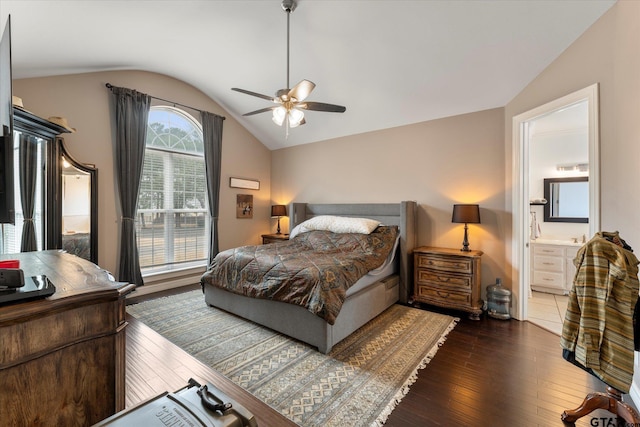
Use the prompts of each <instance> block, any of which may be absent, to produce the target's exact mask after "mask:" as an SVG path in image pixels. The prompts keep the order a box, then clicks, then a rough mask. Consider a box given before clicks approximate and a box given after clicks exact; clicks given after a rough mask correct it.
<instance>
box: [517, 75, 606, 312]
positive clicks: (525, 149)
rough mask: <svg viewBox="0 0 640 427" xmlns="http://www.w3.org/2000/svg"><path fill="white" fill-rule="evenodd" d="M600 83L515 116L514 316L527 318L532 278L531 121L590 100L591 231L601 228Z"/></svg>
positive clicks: (592, 232) (593, 232)
mask: <svg viewBox="0 0 640 427" xmlns="http://www.w3.org/2000/svg"><path fill="white" fill-rule="evenodd" d="M598 92H599V84H598V83H595V84H593V85H591V86H588V87H586V88H584V89H581V90H578V91H575V92H573V93H570V94H569V95H566V96H563V97H561V98H558V99H555V100H553V101H551V102H548V103H546V104H544V105H541V106H539V107H536V108H534V109H532V110H529V111H526V112H524V113H521V114H519V115H517V116H514V117H513V119H512V171H513V174H512V188H513V198H512V207H511V208H512V218H513V223H512V236H513V239H512V246H511V259H512V261H513V263H512V271H511V277H512V286H511V290H512V292H513V296H514V298H513V299H514V300H515V301H516V302H517V303H516V307H512V311H513V310H514V309H515V311H516V312H515V313H512V316H513V317H515V318H516V319H519V320H527V311H528V310H527V305H528V304H527V300H528V294H529V292H528V287H529V281H530V262H529V235H530V233H529V230H528V227H529V122H531V121H533V120H535V119H537V118H540V117H542V116H545V115H547V114H550V113H553V112H555V111H558V110H561V109H563V108H566V107H569V106H571V105H574V104H576V103H578V102H582V101H585V100H586V101H587V103H588V115H589V129H588V138H589V233H590V235H591V236H593V234H595V233H596V232H597V231H599V230H600V131H599V98H598Z"/></svg>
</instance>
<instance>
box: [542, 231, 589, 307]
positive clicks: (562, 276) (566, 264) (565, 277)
mask: <svg viewBox="0 0 640 427" xmlns="http://www.w3.org/2000/svg"><path fill="white" fill-rule="evenodd" d="M581 246H582V244H581V243H573V242H571V241H563V240H542V239H540V240H536V241H534V242H532V243H531V289H532V290H534V291H540V292H547V293H552V294H558V295H566V294H568V293H569V291H570V290H571V286H572V284H573V278H574V276H575V273H576V267H575V266H574V264H573V259H574V258H575V257H576V254H577V253H578V249H580V247H581Z"/></svg>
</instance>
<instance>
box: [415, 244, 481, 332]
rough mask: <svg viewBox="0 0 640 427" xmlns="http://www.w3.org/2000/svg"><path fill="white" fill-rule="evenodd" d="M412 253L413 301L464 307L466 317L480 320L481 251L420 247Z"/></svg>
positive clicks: (458, 308)
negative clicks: (467, 315) (466, 313)
mask: <svg viewBox="0 0 640 427" xmlns="http://www.w3.org/2000/svg"><path fill="white" fill-rule="evenodd" d="M413 256H414V282H413V283H414V285H413V287H414V289H413V302H418V303H427V304H433V305H437V306H440V307H446V308H452V309H456V310H464V311H466V312H468V313H469V318H471V319H473V320H479V319H480V315H481V314H482V304H483V303H482V299H481V290H482V289H481V286H480V277H481V275H480V257H481V256H482V251H469V252H464V251H461V250H460V249H449V248H436V247H431V246H422V247H418V248H415V249H414V250H413Z"/></svg>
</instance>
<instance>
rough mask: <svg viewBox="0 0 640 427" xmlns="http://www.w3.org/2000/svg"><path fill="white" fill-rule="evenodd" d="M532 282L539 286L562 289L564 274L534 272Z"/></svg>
mask: <svg viewBox="0 0 640 427" xmlns="http://www.w3.org/2000/svg"><path fill="white" fill-rule="evenodd" d="M533 282H534V283H535V284H537V285H540V286H549V287H552V288H560V289H562V288H564V274H563V273H552V272H550V271H539V270H536V271H534V272H533Z"/></svg>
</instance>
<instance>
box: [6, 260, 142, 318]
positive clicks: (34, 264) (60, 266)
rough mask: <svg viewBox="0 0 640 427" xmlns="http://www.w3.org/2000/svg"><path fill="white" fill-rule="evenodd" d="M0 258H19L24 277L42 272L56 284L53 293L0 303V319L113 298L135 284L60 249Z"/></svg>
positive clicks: (116, 297)
mask: <svg viewBox="0 0 640 427" xmlns="http://www.w3.org/2000/svg"><path fill="white" fill-rule="evenodd" d="M0 259H1V260H6V259H17V260H19V261H20V268H21V269H22V270H23V272H24V276H25V278H26V277H30V276H37V275H40V274H43V275H45V276H47V278H48V279H49V280H50V281H51V283H52V284H53V285H54V286H55V288H56V291H55V293H54V294H53V295H51V296H50V297H47V298H39V299H33V300H25V301H15V302H13V303H10V304H7V305H2V306H0V322H3V321H6V320H8V319H11V318H17V317H24V316H27V315H33V314H34V313H37V312H46V311H49V310H53V309H56V308H57V307H60V306H63V305H66V304H84V303H89V302H90V301H94V300H96V299H114V300H116V299H118V298H121V297H123V296H124V295H126V294H127V293H129V292H131V291H132V290H133V289H134V288H135V286H134V285H129V284H127V283H124V282H117V281H115V279H114V278H113V276H112V275H111V273H109V272H108V271H106V270H104V269H102V268H100V267H98V266H97V265H95V264H94V263H92V262H91V261H87V260H85V259H82V258H80V257H77V256H75V255H71V254H69V253H66V252H63V251H59V250H47V251H37V252H21V253H17V254H3V255H0Z"/></svg>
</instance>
